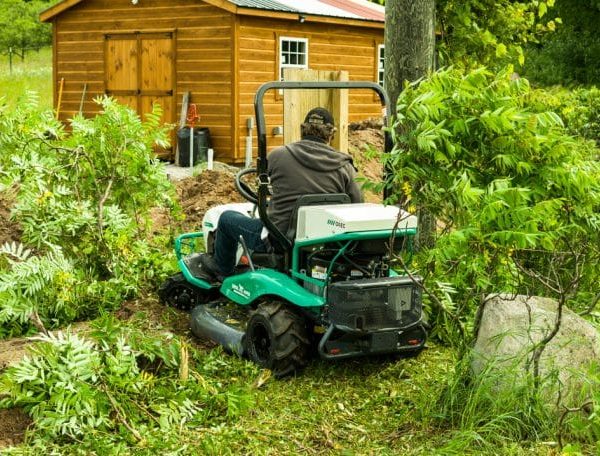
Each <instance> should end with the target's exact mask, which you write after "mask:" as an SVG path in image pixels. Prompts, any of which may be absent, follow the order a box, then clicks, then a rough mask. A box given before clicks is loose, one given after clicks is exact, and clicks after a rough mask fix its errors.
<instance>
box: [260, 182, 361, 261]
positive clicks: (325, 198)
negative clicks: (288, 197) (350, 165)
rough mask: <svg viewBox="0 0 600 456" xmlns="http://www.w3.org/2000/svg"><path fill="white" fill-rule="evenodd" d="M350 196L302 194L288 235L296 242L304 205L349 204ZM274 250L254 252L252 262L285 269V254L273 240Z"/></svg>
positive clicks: (293, 213)
mask: <svg viewBox="0 0 600 456" xmlns="http://www.w3.org/2000/svg"><path fill="white" fill-rule="evenodd" d="M350 202H351V200H350V197H349V196H348V195H346V194H345V193H315V194H309V195H301V196H299V197H298V199H297V200H296V204H295V205H294V210H293V211H292V216H291V218H290V227H289V229H288V231H287V233H285V234H286V237H287V238H288V239H289V240H290V241H292V243H293V242H294V240H295V238H296V228H297V225H298V209H299V208H301V207H302V206H322V205H324V204H349V203H350ZM271 245H272V246H273V251H272V252H268V253H252V262H253V263H254V264H255V265H256V266H262V267H266V268H272V269H276V270H278V271H283V270H284V269H285V254H284V253H283V252H281V251H279V249H277V247H276V246H277V243H276V242H272V243H271Z"/></svg>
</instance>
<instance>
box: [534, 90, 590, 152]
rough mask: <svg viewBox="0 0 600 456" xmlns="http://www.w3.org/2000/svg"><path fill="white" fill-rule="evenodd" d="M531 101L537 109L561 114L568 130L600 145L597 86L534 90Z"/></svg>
mask: <svg viewBox="0 0 600 456" xmlns="http://www.w3.org/2000/svg"><path fill="white" fill-rule="evenodd" d="M530 97H531V102H532V104H533V106H534V107H536V108H537V109H541V110H544V109H552V110H553V111H555V112H557V113H558V114H560V116H561V117H562V119H563V120H564V122H565V127H566V129H567V131H568V132H569V133H570V134H572V135H573V136H578V137H580V138H584V139H589V140H592V141H595V142H596V145H600V90H599V89H598V88H596V87H591V88H576V89H572V90H567V89H565V88H562V87H553V88H551V89H537V90H532V91H531V94H530Z"/></svg>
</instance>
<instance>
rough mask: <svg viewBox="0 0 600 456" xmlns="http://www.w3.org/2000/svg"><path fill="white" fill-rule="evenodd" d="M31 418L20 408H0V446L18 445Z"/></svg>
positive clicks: (23, 437)
mask: <svg viewBox="0 0 600 456" xmlns="http://www.w3.org/2000/svg"><path fill="white" fill-rule="evenodd" d="M31 423H32V420H31V418H29V416H28V415H27V414H26V413H25V412H24V411H23V410H21V409H20V408H14V409H6V410H0V448H6V447H9V446H15V445H19V444H20V443H22V442H23V440H24V439H25V431H27V428H28V427H29V426H30V425H31Z"/></svg>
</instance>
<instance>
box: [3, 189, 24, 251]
mask: <svg viewBox="0 0 600 456" xmlns="http://www.w3.org/2000/svg"><path fill="white" fill-rule="evenodd" d="M13 204H14V201H13V195H12V194H11V192H2V193H0V245H2V244H4V243H5V242H13V241H19V240H20V239H21V234H22V230H21V227H20V226H19V224H18V223H15V222H13V221H11V220H10V210H11V208H12V207H13Z"/></svg>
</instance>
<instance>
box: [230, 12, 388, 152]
mask: <svg viewBox="0 0 600 456" xmlns="http://www.w3.org/2000/svg"><path fill="white" fill-rule="evenodd" d="M238 26H239V30H238V32H237V34H238V36H239V44H238V49H237V50H236V52H237V54H238V71H239V88H238V90H239V93H238V95H237V97H238V100H239V122H238V135H239V138H240V140H239V147H238V150H237V154H236V156H235V161H236V162H243V160H244V155H245V137H246V136H247V134H248V131H247V128H246V121H247V119H248V117H254V104H253V103H254V94H255V92H256V90H257V88H258V87H259V86H260V85H261V84H262V83H264V82H267V81H272V80H277V79H278V71H279V63H278V52H279V51H278V48H279V37H280V36H285V37H294V38H308V67H309V68H310V69H314V70H329V71H341V70H346V71H348V72H349V76H350V80H351V81H356V80H366V81H376V80H377V60H376V59H377V47H378V45H379V44H383V28H379V29H378V28H369V27H350V26H344V25H338V24H323V23H318V24H317V23H310V22H305V23H300V22H299V21H284V20H273V19H268V18H257V17H246V16H240V17H239V18H238ZM282 99H283V97H282V96H280V95H277V94H275V93H273V92H268V93H267V94H266V95H265V117H266V121H267V144H268V147H269V150H270V149H271V148H272V147H275V146H278V145H281V144H282V140H283V139H282V138H283V136H274V135H272V134H271V132H272V129H273V127H275V126H283V106H282ZM349 111H350V113H349V120H350V121H351V122H352V121H357V120H361V119H366V118H369V117H379V116H381V105H380V102H379V99H378V98H377V97H376V95H375V94H374V92H372V91H369V90H366V91H363V90H357V91H350V96H349ZM253 153H254V156H256V130H254V132H253Z"/></svg>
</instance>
